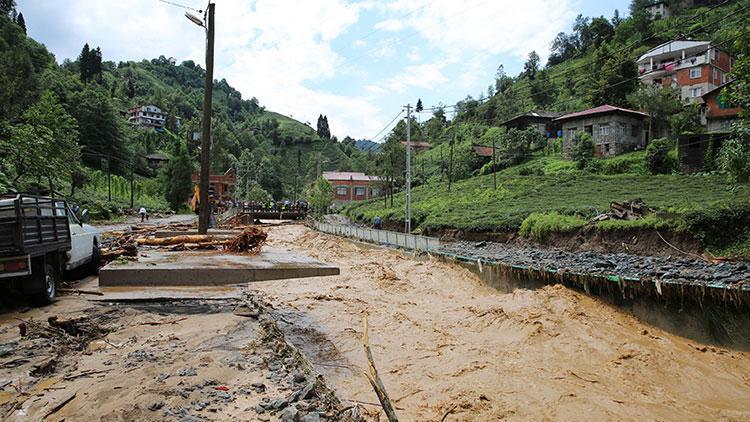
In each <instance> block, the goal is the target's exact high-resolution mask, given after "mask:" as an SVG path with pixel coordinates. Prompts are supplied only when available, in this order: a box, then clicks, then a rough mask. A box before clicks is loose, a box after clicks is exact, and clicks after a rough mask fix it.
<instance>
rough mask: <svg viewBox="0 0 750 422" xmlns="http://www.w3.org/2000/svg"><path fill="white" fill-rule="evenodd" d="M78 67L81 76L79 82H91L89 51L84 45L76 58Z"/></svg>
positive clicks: (87, 46)
mask: <svg viewBox="0 0 750 422" xmlns="http://www.w3.org/2000/svg"><path fill="white" fill-rule="evenodd" d="M78 67H79V71H80V74H81V81H83V82H88V81H90V80H91V49H90V48H89V44H88V43H86V44H84V45H83V49H81V55H80V56H78Z"/></svg>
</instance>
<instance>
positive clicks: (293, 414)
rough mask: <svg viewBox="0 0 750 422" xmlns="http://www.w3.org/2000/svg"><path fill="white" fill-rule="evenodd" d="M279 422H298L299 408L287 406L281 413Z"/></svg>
mask: <svg viewBox="0 0 750 422" xmlns="http://www.w3.org/2000/svg"><path fill="white" fill-rule="evenodd" d="M281 422H299V410H297V408H296V407H294V406H289V407H287V408H286V409H284V411H283V412H282V413H281Z"/></svg>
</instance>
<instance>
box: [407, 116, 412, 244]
mask: <svg viewBox="0 0 750 422" xmlns="http://www.w3.org/2000/svg"><path fill="white" fill-rule="evenodd" d="M406 233H411V104H407V105H406Z"/></svg>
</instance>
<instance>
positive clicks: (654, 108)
mask: <svg viewBox="0 0 750 422" xmlns="http://www.w3.org/2000/svg"><path fill="white" fill-rule="evenodd" d="M628 101H629V102H630V103H631V104H632V105H633V106H635V107H637V108H639V109H641V110H645V111H646V113H648V116H649V118H648V125H649V130H648V133H649V139H654V138H656V137H665V136H667V135H668V134H667V132H668V131H669V122H670V119H671V118H672V116H673V115H675V114H677V113H680V112H682V111H683V105H682V103H681V102H680V97H679V93H678V91H677V90H676V89H673V88H662V87H660V86H656V85H643V84H641V86H640V87H639V88H638V90H637V91H636V92H634V93H633V94H631V95H630V96H628Z"/></svg>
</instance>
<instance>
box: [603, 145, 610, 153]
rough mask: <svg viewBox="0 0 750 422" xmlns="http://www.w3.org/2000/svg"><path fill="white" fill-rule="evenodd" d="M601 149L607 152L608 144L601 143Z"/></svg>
mask: <svg viewBox="0 0 750 422" xmlns="http://www.w3.org/2000/svg"><path fill="white" fill-rule="evenodd" d="M602 150H603V151H604V152H605V153H608V152H609V144H604V145H602Z"/></svg>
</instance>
